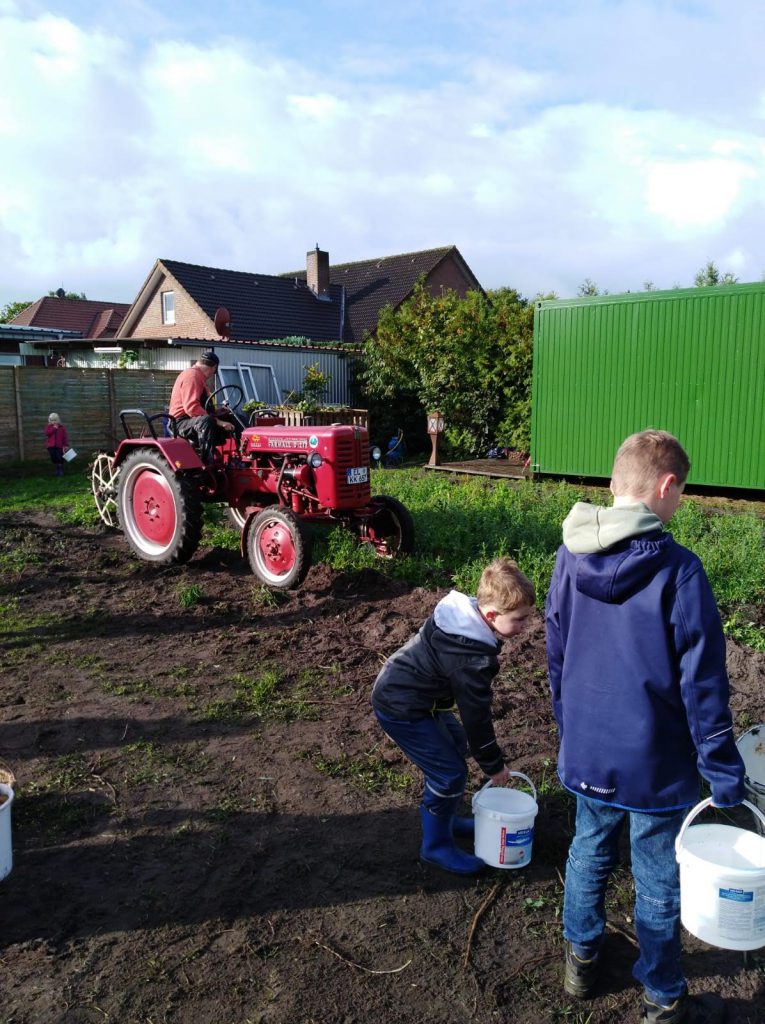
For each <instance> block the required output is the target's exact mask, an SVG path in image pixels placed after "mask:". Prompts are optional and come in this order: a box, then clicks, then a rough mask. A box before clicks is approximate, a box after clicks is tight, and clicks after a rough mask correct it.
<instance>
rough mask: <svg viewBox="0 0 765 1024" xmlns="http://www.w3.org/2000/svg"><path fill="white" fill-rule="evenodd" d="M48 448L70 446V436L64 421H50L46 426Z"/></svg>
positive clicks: (46, 445) (46, 444)
mask: <svg viewBox="0 0 765 1024" xmlns="http://www.w3.org/2000/svg"><path fill="white" fill-rule="evenodd" d="M45 447H46V448H68V447H69V438H68V437H67V433H66V427H65V426H64V425H63V423H58V424H56V423H48V425H47V426H46V427H45Z"/></svg>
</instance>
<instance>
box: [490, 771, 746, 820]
mask: <svg viewBox="0 0 765 1024" xmlns="http://www.w3.org/2000/svg"><path fill="white" fill-rule="evenodd" d="M507 774H508V776H515V778H517V779H524V780H525V781H526V782H528V784H529V785H530V786H531V789H532V791H533V793H534V803H536V802H537V787H536V786H535V785H534V783H533V782H532V781H531V779H530V778H529V777H528V775H524V774H523V772H508V773H507ZM491 785H493V783H492V781H491V779H489V780H488V781H487V782H485V783H484V784H483V786H481V788H480V789H479V790H478V793H483V791H484V790H485V789H488V787H489V786H491ZM478 793H476V796H478ZM763 820H765V819H763Z"/></svg>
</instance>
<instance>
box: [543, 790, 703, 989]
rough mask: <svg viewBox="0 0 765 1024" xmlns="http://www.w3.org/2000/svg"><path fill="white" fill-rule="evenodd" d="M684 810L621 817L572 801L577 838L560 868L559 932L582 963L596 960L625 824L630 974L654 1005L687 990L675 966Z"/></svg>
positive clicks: (619, 813) (586, 800)
mask: <svg viewBox="0 0 765 1024" xmlns="http://www.w3.org/2000/svg"><path fill="white" fill-rule="evenodd" d="M685 815H686V812H685V811H684V810H680V811H663V812H657V813H650V812H647V811H625V810H622V809H621V808H619V807H612V806H610V805H609V804H603V803H600V802H599V801H597V800H590V799H589V798H588V797H585V796H579V795H577V798H576V834H575V836H574V839H573V841H572V843H571V848H570V849H569V853H568V863H567V865H566V888H565V894H564V898H563V934H564V936H565V938H566V939H568V940H569V942H571V943H572V945H573V947H574V952H575V953H576V955H577V956H579V957H581V958H582V959H585V960H589V959H591V958H592V957H594V956H597V954H598V950H599V949H600V944H601V942H602V941H603V933H604V931H605V927H606V912H605V898H606V886H607V884H608V877H609V875H610V874H611V872H612V870H613V869H614V868H615V867H616V864H617V860H618V845H619V833H620V832H621V830H622V826H623V825H624V822H625V821H626V820H627V818H629V823H630V848H631V853H632V877H633V878H634V880H635V931H636V932H637V938H638V945H639V946H640V957H639V959H638V961H637V963H636V964H635V966H634V968H633V970H632V973H633V975H634V977H635V978H636V979H637V981H639V982H640V984H641V985H642V986H643V988H644V989H645V990H646V994H647V995H648V998H649V999H651V1000H652V1001H653V1002H657V1003H661V1004H662V1005H664V1006H669V1004H670V1003H672V1002H674V1000H675V999H677V998H678V996H681V995H683V993H684V992H685V991H686V984H685V978H684V977H683V972H682V970H681V968H680V954H681V945H680V879H679V873H678V867H677V863H676V861H675V837H676V836H677V834H678V832H679V831H680V826H681V825H682V823H683V819H684V818H685Z"/></svg>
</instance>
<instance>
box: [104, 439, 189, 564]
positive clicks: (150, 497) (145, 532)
mask: <svg viewBox="0 0 765 1024" xmlns="http://www.w3.org/2000/svg"><path fill="white" fill-rule="evenodd" d="M117 513H118V515H119V521H120V526H121V527H122V530H123V533H124V534H125V537H126V539H127V542H128V544H129V545H130V547H131V548H132V549H133V551H134V552H135V553H136V554H137V555H138V557H139V558H142V559H143V560H144V561H146V562H158V563H159V564H160V565H175V564H179V563H181V562H187V561H188V560H189V558H191V556H192V555H193V554H194V552H195V551H196V549H197V547H198V546H199V539H200V537H201V536H202V497H201V494H200V492H199V490H198V489H197V487H195V486H194V483H193V482H192V481H191V480H190V479H189V478H188V477H187V476H184V475H182V474H178V473H175V472H174V471H173V469H172V467H171V466H169V465H168V463H167V460H166V459H165V457H164V456H163V455H162V454H161V453H160V452H158V451H156V450H154V449H151V448H141V449H139V450H138V451H135V452H131V453H130V455H128V456H127V458H126V459H125V461H124V462H123V463H122V465H121V466H120V474H119V482H118V487H117Z"/></svg>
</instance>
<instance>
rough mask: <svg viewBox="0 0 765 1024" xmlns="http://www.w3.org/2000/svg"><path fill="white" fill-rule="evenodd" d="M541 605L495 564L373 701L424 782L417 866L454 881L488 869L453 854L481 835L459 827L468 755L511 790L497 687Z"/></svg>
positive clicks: (383, 679) (404, 655)
mask: <svg viewBox="0 0 765 1024" xmlns="http://www.w3.org/2000/svg"><path fill="white" fill-rule="evenodd" d="M534 601H535V594H534V585H533V584H532V583H531V581H530V580H528V579H527V578H526V577H525V576H524V575H523V573H522V572H521V571H520V569H519V568H518V566H517V565H516V563H515V562H514V561H513V560H512V559H511V558H498V559H496V561H494V562H492V563H491V564H490V565H488V566H487V567H486V568H485V569H484V571H483V573H482V575H481V579H480V581H479V584H478V592H477V596H476V597H468V596H467V595H466V594H461V593H460V592H459V591H458V590H452V591H451V592H450V593H449V594H447V596H446V597H445V598H444V599H443V600H442V601H439V602H438V604H437V605H436V608H435V611H434V612H433V614H432V615H431V616H430V618H429V619H428V620H427V622H426V623H425V625H424V626H423V627H422V629H421V630H420V631H419V633H417V634H416V635H415V636H413V637H412V638H411V640H409V641H408V643H406V644H405V645H404V646H403V647H401V648H400V649H399V650H398V651H396V653H395V654H392V655H391V656H390V658H388V660H387V661H386V663H385V665H383V668H382V670H381V672H380V674H379V675H378V677H377V679H376V681H375V685H374V689H373V691H372V707H373V708H374V711H375V715H376V716H377V720H378V721H379V723H380V725H381V726H382V727H383V730H384V731H385V732H386V733H387V735H388V736H389V737H390V738H391V739H392V740H393V742H394V743H396V744H397V745H398V746H399V747H400V748H401V749H402V750H403V752H404V753H405V754H406V756H407V757H408V758H409V760H410V761H413V762H414V764H416V765H417V767H418V768H420V769H422V771H423V772H424V774H425V788H424V792H423V797H422V804H421V807H420V819H421V822H422V847H421V849H420V858H421V859H422V860H423V861H425V862H426V863H427V864H433V865H435V866H436V867H439V868H442V869H443V870H444V871H451V872H453V873H454V874H457V875H474V874H477V872H479V871H480V870H481V869H482V868H484V867H485V866H486V865H485V864H484V862H483V861H482V860H481V859H480V858H479V857H474V856H473V854H470V853H465V852H464V851H463V850H460V849H459V848H458V847H457V846H455V845H454V836H455V835H456V836H463V837H469V836H472V835H473V830H474V825H473V820H472V818H459V817H457V807H458V805H459V802H460V800H461V799H462V796H463V794H464V792H465V786H466V784H467V774H468V773H467V765H466V763H465V754H466V753H467V751H468V748H469V749H470V752H471V754H472V755H473V757H474V758H475V759H476V761H477V762H478V764H479V766H480V767H481V768H482V769H483V771H484V772H485V773H486V774H487V775H488V776H490V777H491V780H492V782H493V783H494V784H495V785H497V786H500V785H502V784H503V783H505V782H507V779H508V769H507V768H506V766H505V763H504V760H503V756H502V751H501V749H500V747H499V745H498V744H497V740H496V737H495V735H494V725H493V724H492V720H491V684H492V681H493V680H494V677H495V676H496V674H497V672H498V671H499V661H498V659H497V652H498V651H499V648H500V647H501V644H502V640H503V639H505V638H506V637H511V636H515V635H516V634H518V633H520V632H521V631H522V630H524V629H525V628H526V625H527V623H528V620H529V616H530V615H531V613H532V610H533V608H534ZM455 706H456V708H457V709H458V711H459V713H460V718H461V719H462V724H461V725H460V723H459V722H458V721H457V719H456V718H455V716H454V714H453V713H452V708H454V707H455Z"/></svg>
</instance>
